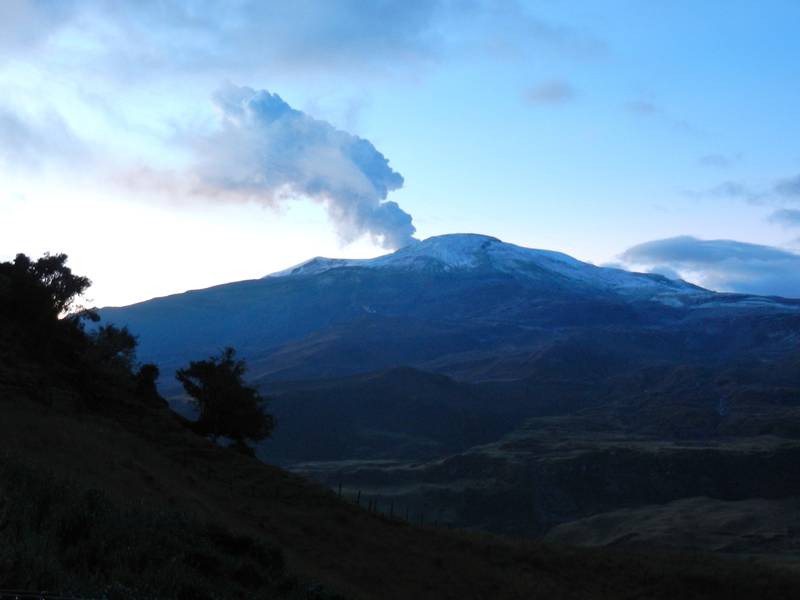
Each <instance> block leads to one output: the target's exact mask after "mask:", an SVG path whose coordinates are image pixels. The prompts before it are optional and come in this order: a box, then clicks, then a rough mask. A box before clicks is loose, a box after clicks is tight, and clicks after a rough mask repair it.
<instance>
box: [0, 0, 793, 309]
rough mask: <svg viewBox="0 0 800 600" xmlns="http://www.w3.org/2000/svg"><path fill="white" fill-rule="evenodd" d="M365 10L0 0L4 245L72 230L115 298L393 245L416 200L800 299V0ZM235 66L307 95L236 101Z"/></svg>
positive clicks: (430, 220) (434, 215) (635, 261)
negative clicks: (230, 91) (392, 236)
mask: <svg viewBox="0 0 800 600" xmlns="http://www.w3.org/2000/svg"><path fill="white" fill-rule="evenodd" d="M358 6H359V4H358V3H356V2H352V1H351V0H331V1H324V2H323V1H322V0H318V1H317V0H309V2H307V3H304V4H303V5H302V7H301V8H298V7H297V6H296V5H295V4H294V3H288V2H287V3H283V2H275V3H268V4H265V3H258V2H249V1H244V2H241V3H228V2H221V1H220V2H213V1H212V2H209V3H207V4H205V5H203V8H202V12H201V10H200V9H198V8H197V7H196V6H195V5H194V4H193V3H190V2H185V1H183V0H175V2H172V3H150V2H121V3H119V4H118V5H117V8H116V9H115V10H113V11H111V10H109V8H108V6H107V5H105V4H103V3H97V2H94V1H93V0H65V1H64V2H62V3H57V4H54V3H52V2H44V1H41V0H21V1H19V2H13V3H10V4H7V5H3V6H0V87H1V89H2V90H3V95H2V98H0V260H8V259H10V258H12V257H13V256H14V254H16V253H18V252H24V253H26V254H30V255H32V256H34V257H35V256H39V255H41V254H42V253H43V252H45V251H50V252H66V253H67V254H68V255H69V256H70V261H69V264H70V266H71V267H72V268H73V269H74V270H75V271H76V272H78V273H81V274H85V275H87V276H89V277H90V278H91V279H92V280H93V282H94V285H93V286H92V288H91V289H90V290H89V298H90V300H92V302H93V303H94V304H96V305H98V306H107V305H122V304H129V303H132V302H137V301H141V300H145V299H148V298H151V297H154V296H162V295H167V294H171V293H179V292H182V291H185V290H188V289H197V288H202V287H208V286H211V285H216V284H222V283H227V282H230V281H237V280H242V279H251V278H257V277H262V276H264V275H266V274H268V273H271V272H275V271H279V270H282V269H285V268H287V267H289V266H291V265H293V264H296V263H299V262H302V261H304V260H307V259H309V258H312V257H314V256H329V257H347V258H368V257H373V256H378V255H380V254H384V253H385V252H386V250H385V249H383V248H381V247H380V245H379V244H378V243H376V241H378V242H379V241H380V239H381V238H380V237H377V238H375V240H373V239H372V238H371V236H372V235H375V234H376V233H378V234H381V232H389V233H391V232H392V231H394V229H393V228H399V227H401V226H402V223H401V221H402V214H404V213H408V214H410V215H411V216H412V217H413V224H414V226H415V227H416V230H417V231H416V235H417V237H418V238H420V239H424V238H427V237H431V236H434V235H441V234H445V233H480V234H485V235H491V236H494V237H497V238H499V239H501V240H503V241H506V242H510V243H514V244H517V245H520V246H525V247H531V248H541V249H549V250H556V251H560V252H564V253H566V254H569V255H571V256H574V257H575V258H577V259H579V260H583V261H586V262H591V263H594V264H605V263H614V264H618V265H620V266H624V267H626V268H632V269H636V270H651V269H653V270H656V271H660V272H674V273H676V274H678V275H681V276H684V277H686V278H687V279H688V280H690V281H694V282H697V283H701V284H702V283H703V282H705V283H707V284H708V282H713V283H714V285H715V286H716V287H717V288H718V289H721V290H724V291H747V292H754V293H781V294H784V295H792V296H795V297H800V276H794V275H793V273H794V272H795V270H797V269H798V264H800V263H798V262H797V260H800V259H798V258H797V256H798V255H797V252H798V250H800V241H799V240H800V147H798V140H800V120H798V119H797V106H800V77H798V72H797V70H798V68H797V64H796V60H794V57H796V56H798V55H800V39H798V37H797V36H796V34H795V31H794V29H795V27H794V25H795V24H796V23H797V22H798V20H799V19H800V5H798V4H797V3H796V2H792V1H789V0H786V1H779V0H773V1H768V2H764V3H759V4H758V5H757V6H756V5H755V4H754V3H746V2H723V1H721V0H720V1H711V2H704V3H696V2H689V1H688V0H678V1H676V2H670V3H667V4H658V5H653V4H647V5H643V4H640V3H631V2H622V3H609V2H604V1H602V0H591V1H588V2H583V3H580V4H579V5H575V4H571V5H566V4H564V5H562V4H559V3H551V2H540V1H534V0H530V1H526V2H514V1H511V2H503V3H495V2H490V1H489V0H486V1H479V2H476V3H466V4H465V3H454V2H450V1H449V0H441V1H436V0H432V1H427V0H426V1H420V2H415V1H410V2H389V3H385V4H382V5H381V6H382V8H381V11H377V10H373V11H365V10H358ZM298 40H302V42H298ZM225 86H229V87H230V86H232V87H233V88H234V89H244V87H248V88H252V90H254V91H256V92H257V91H259V90H268V91H269V92H271V93H277V94H279V95H280V97H281V98H283V100H285V102H286V103H288V105H289V106H290V107H291V108H293V109H295V110H296V111H300V112H299V113H298V114H302V115H304V116H303V117H302V118H299V117H298V120H296V121H278V122H277V125H274V126H273V121H272V119H276V118H279V113H278V112H275V110H276V109H275V107H273V108H272V109H270V110H264V111H262V112H259V111H258V110H256V111H254V112H253V113H252V114H251V115H250V118H249V120H248V119H240V120H238V121H237V120H236V119H237V118H238V117H236V112H235V111H236V110H237V109H238V105H235V106H233V108H231V107H230V106H228V107H227V110H228V112H227V113H226V112H225V110H226V108H225V106H224V105H221V104H220V103H219V102H218V101H217V102H215V97H217V96H215V94H218V93H219V90H221V89H224V88H225ZM274 109H275V110H274ZM259 110H261V109H259ZM270 111H272V112H270ZM225 119H228V121H227V125H226V121H225ZM231 119H233V120H231ZM303 119H305V120H303ZM308 119H313V121H309V120H308ZM322 122H327V123H329V124H330V125H331V126H332V127H333V128H335V129H336V130H338V131H339V132H340V133H339V134H337V136H338V137H337V136H330V132H329V131H328V130H327V129H325V125H321V124H320V123H322ZM312 123H313V125H312ZM226 127H227V129H226ZM309 132H311V133H309ZM303 136H305V137H303ZM326 136H327V137H326ZM352 136H359V137H360V138H363V139H364V140H367V141H368V142H369V143H371V144H372V146H373V147H374V148H373V150H374V152H373V151H372V150H369V149H368V148H367V149H365V148H364V147H361V146H358V144H356V143H355V142H354V138H352ZM278 144H281V145H278ZM309 148H311V149H310V150H309ZM376 153H379V154H380V155H381V156H383V157H385V159H386V160H388V163H387V165H383V164H382V163H381V162H380V160H379V158H378V156H377V154H376ZM198 165H201V166H202V168H201V169H199V168H198ZM387 169H388V170H387ZM389 170H391V171H393V172H396V173H399V174H400V175H402V177H403V178H404V185H403V187H402V188H400V189H394V188H395V187H396V186H395V183H396V182H393V180H392V179H391V177H392V175H391V172H390V171H389ZM211 171H214V172H213V173H212V172H211ZM212 175H213V177H212ZM796 178H797V179H796ZM387 182H388V183H387ZM287 185H288V186H289V187H290V188H292V189H293V190H294V191H295V193H294V196H295V197H294V198H293V199H289V200H287V199H285V198H284V197H283V196H282V195H281V194H283V193H284V192H285V191H286V189H288V188H287V187H286V186H287ZM320 185H321V187H320ZM382 186H386V188H387V189H386V190H384V189H383V188H382ZM243 189H245V191H246V193H243V192H242V190H243ZM297 190H300V192H302V193H296V192H297ZM387 190H388V191H387ZM309 194H312V195H313V194H318V196H317V198H316V200H315V199H314V198H310V197H309ZM331 194H333V195H334V196H331ZM384 194H388V195H387V196H385V198H386V199H387V200H388V201H392V202H396V203H397V204H398V205H399V211H404V213H401V212H397V211H385V210H382V209H381V210H378V209H379V208H380V206H381V204H380V203H381V202H382V200H383V198H384ZM334 197H335V200H336V201H335V202H334V201H333V200H332V198H334ZM325 198H327V200H325ZM321 202H324V204H323V203H321ZM326 206H327V207H328V208H326ZM342 210H343V211H345V212H344V213H342V212H341V211H342ZM347 211H350V212H347ZM397 219H400V221H398V220H397ZM359 234H360V235H359ZM342 235H345V236H346V237H347V241H343V240H342ZM673 238H675V239H678V240H679V241H678V242H673V243H669V244H661V245H657V246H652V245H651V246H647V245H646V244H648V243H650V242H654V241H659V240H673ZM703 240H735V242H731V243H727V242H720V243H716V245H713V244H712V245H711V246H709V245H703V244H701V243H699V242H700V241H703ZM765 246H768V247H770V248H772V249H775V250H777V251H778V252H777V253H776V252H771V251H767V250H764V247H765ZM654 248H655V249H657V250H658V251H657V252H655V251H653V249H654ZM633 249H638V252H633V251H632V250H633ZM629 250H631V251H629ZM644 250H647V252H645V251H644ZM687 256H689V258H688V259H687V258H686V257H687Z"/></svg>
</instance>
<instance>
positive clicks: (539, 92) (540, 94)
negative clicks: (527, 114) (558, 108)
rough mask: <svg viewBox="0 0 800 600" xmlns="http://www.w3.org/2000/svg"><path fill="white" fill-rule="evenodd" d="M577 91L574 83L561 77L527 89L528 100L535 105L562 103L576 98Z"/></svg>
mask: <svg viewBox="0 0 800 600" xmlns="http://www.w3.org/2000/svg"><path fill="white" fill-rule="evenodd" d="M577 95H578V94H577V91H576V90H575V88H574V87H572V85H570V84H569V83H567V82H566V81H562V80H560V79H552V80H550V81H543V82H541V83H538V84H536V85H534V86H532V87H529V88H528V89H527V90H525V93H524V95H523V97H524V99H525V101H526V102H528V103H529V104H534V105H561V104H566V103H568V102H571V101H572V100H574V99H575V98H576V96H577Z"/></svg>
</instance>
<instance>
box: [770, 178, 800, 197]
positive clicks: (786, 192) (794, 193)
mask: <svg viewBox="0 0 800 600" xmlns="http://www.w3.org/2000/svg"><path fill="white" fill-rule="evenodd" d="M774 191H775V193H776V194H777V195H779V196H783V197H785V198H789V199H792V200H800V175H795V176H794V177H789V178H787V179H783V180H781V181H778V182H777V183H776V184H775V187H774Z"/></svg>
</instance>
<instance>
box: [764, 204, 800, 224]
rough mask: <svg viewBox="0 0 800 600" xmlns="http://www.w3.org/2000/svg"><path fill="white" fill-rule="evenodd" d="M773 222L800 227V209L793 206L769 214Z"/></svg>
mask: <svg viewBox="0 0 800 600" xmlns="http://www.w3.org/2000/svg"><path fill="white" fill-rule="evenodd" d="M769 220H770V221H771V222H772V223H777V224H779V225H784V226H786V227H800V210H797V209H791V208H781V209H778V210H776V211H775V212H773V213H772V214H771V215H770V216H769Z"/></svg>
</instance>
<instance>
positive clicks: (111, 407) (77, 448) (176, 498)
mask: <svg viewBox="0 0 800 600" xmlns="http://www.w3.org/2000/svg"><path fill="white" fill-rule="evenodd" d="M47 391H48V392H50V393H51V395H52V396H54V397H56V398H61V399H62V400H58V399H56V400H55V401H54V402H53V404H52V405H50V406H48V405H44V404H42V403H41V402H37V401H34V400H31V398H30V397H28V395H27V394H26V393H25V391H24V387H23V388H22V389H21V388H20V387H19V385H18V383H17V382H15V381H14V379H13V377H12V378H11V381H9V377H8V372H7V371H6V372H5V376H4V379H3V381H2V386H1V387H0V411H2V414H3V418H2V419H1V420H0V435H2V437H3V440H4V445H5V447H6V448H8V449H9V451H8V452H6V453H4V455H3V456H2V458H0V462H2V471H1V472H2V477H3V481H2V490H3V491H2V494H3V495H2V498H3V500H2V503H3V507H4V524H5V525H4V527H5V528H8V527H12V528H13V527H17V528H18V529H17V531H20V532H22V533H23V534H28V535H30V536H31V537H32V538H33V539H34V540H36V541H37V543H36V545H33V546H32V547H31V546H26V547H25V551H24V552H23V548H22V547H16V548H15V547H14V546H13V545H12V546H11V547H10V548H9V546H8V545H7V544H6V545H5V546H4V550H3V553H2V554H0V556H2V561H1V562H0V582H2V583H3V586H4V587H9V586H14V587H18V586H27V587H33V588H40V587H50V588H51V589H58V586H59V585H68V586H69V590H70V591H74V592H77V593H84V594H86V593H87V592H89V593H91V592H92V591H94V590H96V589H97V587H98V585H100V584H102V585H103V586H104V587H106V588H109V589H113V588H114V586H116V587H118V588H120V589H133V590H134V594H133V597H144V596H143V595H138V594H139V593H141V591H142V590H140V589H138V588H137V574H138V572H139V570H140V569H142V570H145V572H146V569H147V568H148V567H147V562H148V561H152V560H155V559H159V560H169V561H172V562H171V563H170V564H173V563H175V562H177V564H178V565H180V568H179V572H180V573H181V577H180V578H179V579H178V580H177V581H178V583H176V584H175V586H170V588H169V589H161V590H159V589H156V590H152V592H151V593H152V597H159V598H164V597H167V598H168V597H204V596H203V594H207V595H208V597H252V596H247V595H246V594H247V591H248V590H250V593H256V592H257V591H258V590H262V593H267V591H268V590H270V589H271V590H272V592H269V593H270V594H272V593H273V592H275V593H276V594H278V595H277V596H273V595H268V596H265V597H294V595H296V594H300V593H306V590H307V589H309V586H310V585H311V586H313V585H314V584H313V583H311V582H316V583H318V584H322V585H323V586H324V589H328V590H335V591H336V592H337V593H341V594H344V595H345V596H348V597H353V598H381V599H383V598H398V599H400V598H409V597H416V598H431V599H433V598H437V599H438V598H530V597H542V598H603V597H605V598H626V597H627V598H675V597H682V598H709V597H719V598H753V597H770V598H792V597H795V596H796V594H797V593H800V576H797V575H793V574H790V573H788V572H782V571H778V570H772V569H769V568H766V567H761V566H758V565H756V564H753V563H747V562H728V561H722V560H718V559H714V558H710V557H700V556H691V555H685V556H680V555H668V554H663V555H652V556H646V555H641V554H639V555H637V556H629V555H625V554H622V553H616V552H613V551H606V550H604V551H591V550H574V549H568V548H565V547H557V546H548V545H542V544H536V543H522V542H511V541H506V540H503V539H500V538H497V539H495V538H484V537H474V536H469V535H465V534H460V533H457V532H450V531H446V530H442V529H435V528H418V527H414V526H411V525H408V524H406V523H404V522H402V521H397V520H391V519H387V518H384V517H381V516H378V515H374V514H368V513H367V512H366V511H365V510H363V509H361V508H359V507H357V506H355V505H354V504H352V503H350V502H347V501H344V500H341V499H339V498H338V497H336V496H335V495H334V494H332V493H330V492H328V491H325V490H323V489H321V488H317V487H315V486H314V485H312V484H309V483H307V482H305V481H304V480H302V479H300V478H299V477H296V476H292V475H289V474H287V473H285V472H283V471H280V470H279V469H276V468H273V467H269V466H267V465H264V464H261V463H259V462H257V461H255V460H253V459H249V458H247V457H245V456H241V455H239V454H236V453H234V452H232V451H230V450H226V449H222V448H218V447H215V446H213V445H212V444H211V443H209V442H208V441H206V440H204V439H202V438H199V437H197V436H196V435H194V434H192V433H191V432H189V431H188V430H186V429H185V428H184V427H183V426H182V425H181V424H180V422H179V421H178V420H177V419H176V418H175V417H173V416H172V415H171V414H169V413H168V412H167V410H166V409H161V408H143V407H141V406H137V405H136V404H135V401H132V400H131V399H130V398H127V397H126V396H125V394H123V393H120V394H119V395H117V394H115V395H113V396H110V397H107V398H104V401H105V402H106V406H105V409H104V410H103V411H102V413H103V414H93V413H92V412H90V411H87V410H78V411H76V410H75V409H74V408H73V407H72V406H70V405H69V403H70V402H72V401H76V402H80V398H79V397H74V396H71V395H70V393H69V392H70V390H69V388H65V387H61V386H57V387H54V388H50V389H49V390H47ZM65 398H67V399H69V402H66V405H65V401H64V400H63V399H65ZM20 465H22V467H20ZM21 468H24V470H25V472H31V473H34V474H36V475H32V476H30V477H33V478H34V483H25V484H24V486H23V487H22V488H21V490H22V491H20V487H19V486H20V485H21V484H20V483H19V478H20V476H18V475H14V473H16V472H19V469H21ZM22 477H25V478H28V477H29V476H28V475H24V476H22ZM59 482H64V483H59ZM33 486H35V487H33ZM64 486H66V488H68V489H69V490H71V492H70V494H63V493H62V491H61V490H62V489H63V487H64ZM91 490H97V491H94V492H93V491H91ZM31 491H33V492H35V497H37V498H39V499H40V501H39V502H38V503H37V504H33V505H31V504H28V503H23V502H20V501H19V499H15V498H16V496H15V494H19V493H23V494H24V493H30V492H31ZM76 499H77V500H76ZM106 502H107V503H108V504H106ZM76 504H77V506H76ZM32 509H33V510H34V511H37V512H38V513H39V516H35V515H30V514H29V511H30V510H32ZM60 515H63V517H62V521H59V522H58V523H56V524H55V525H52V526H51V525H48V521H49V520H50V519H54V518H58V516H60ZM107 515H111V516H107ZM98 516H100V518H98ZM165 524H166V527H165ZM170 527H172V529H170ZM35 528H38V529H35ZM165 529H166V530H165ZM12 531H13V529H12ZM59 532H66V533H63V534H62V533H59ZM154 534H157V535H156V537H155V538H154V539H152V538H151V536H153V535H154ZM59 535H67V536H72V537H71V538H69V539H74V540H76V542H75V543H74V544H73V543H71V544H69V545H65V546H59V545H58V542H57V540H58V539H59V538H58V536H59ZM40 536H44V537H43V538H42V537H40ZM166 537H168V538H175V540H176V542H175V543H171V544H168V545H166V546H165V547H157V546H160V544H161V543H162V542H163V541H164V538H166ZM37 538H38V540H37ZM13 539H17V538H16V537H15V538H13ZM28 539H29V538H25V537H23V538H21V541H20V543H23V542H25V543H27V542H26V540H28ZM81 540H86V541H85V542H84V545H83V546H81V545H80V543H78V542H80V541H81ZM120 540H126V541H127V542H128V543H129V544H131V547H130V548H129V549H128V550H125V551H121V550H120V549H119V548H118V546H117V544H118V543H119V541H120ZM156 542H157V544H156ZM87 546H88V547H87ZM261 548H264V549H263V550H262V549H261ZM45 549H46V552H45ZM110 550H114V552H111V553H110V554H105V552H107V551H110ZM156 550H157V551H158V552H157V553H156V555H155V558H154V557H153V556H152V555H151V553H152V552H156ZM84 552H85V554H84ZM280 556H284V557H285V564H286V567H283V564H282V561H281V559H280ZM134 559H136V560H139V561H140V562H138V563H136V564H133V565H132V564H123V561H130V560H134ZM20 561H27V562H23V564H20ZM95 561H100V563H99V565H98V563H97V562H95ZM115 561H120V564H115ZM98 566H99V567H100V568H101V569H102V570H101V571H100V573H98V572H96V569H97V568H98ZM284 568H286V569H288V572H291V573H294V574H295V575H296V576H299V577H300V581H302V582H306V583H299V582H298V581H297V580H294V579H293V578H292V577H290V576H288V575H286V574H285V573H286V572H285V571H284V570H283V569H284ZM170 572H173V569H172V567H171V568H170ZM156 575H158V574H156ZM34 577H38V579H34ZM223 579H224V581H222V580H223ZM159 581H160V582H165V581H166V579H165V578H161V579H159V578H158V577H157V576H156V577H154V578H153V579H151V580H150V581H148V585H152V584H153V583H157V582H159ZM179 585H183V586H184V587H177V586H179ZM176 587H177V589H176ZM198 588H200V591H198ZM203 588H205V589H203ZM311 589H315V588H314V587H312V588H311ZM237 590H238V591H237ZM201 592H202V593H201ZM214 592H216V595H215V596H214V595H213V594H214ZM173 593H174V594H173ZM195 594H197V595H195ZM321 594H322V592H320V596H321ZM119 597H125V596H123V595H120V596H119Z"/></svg>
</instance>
